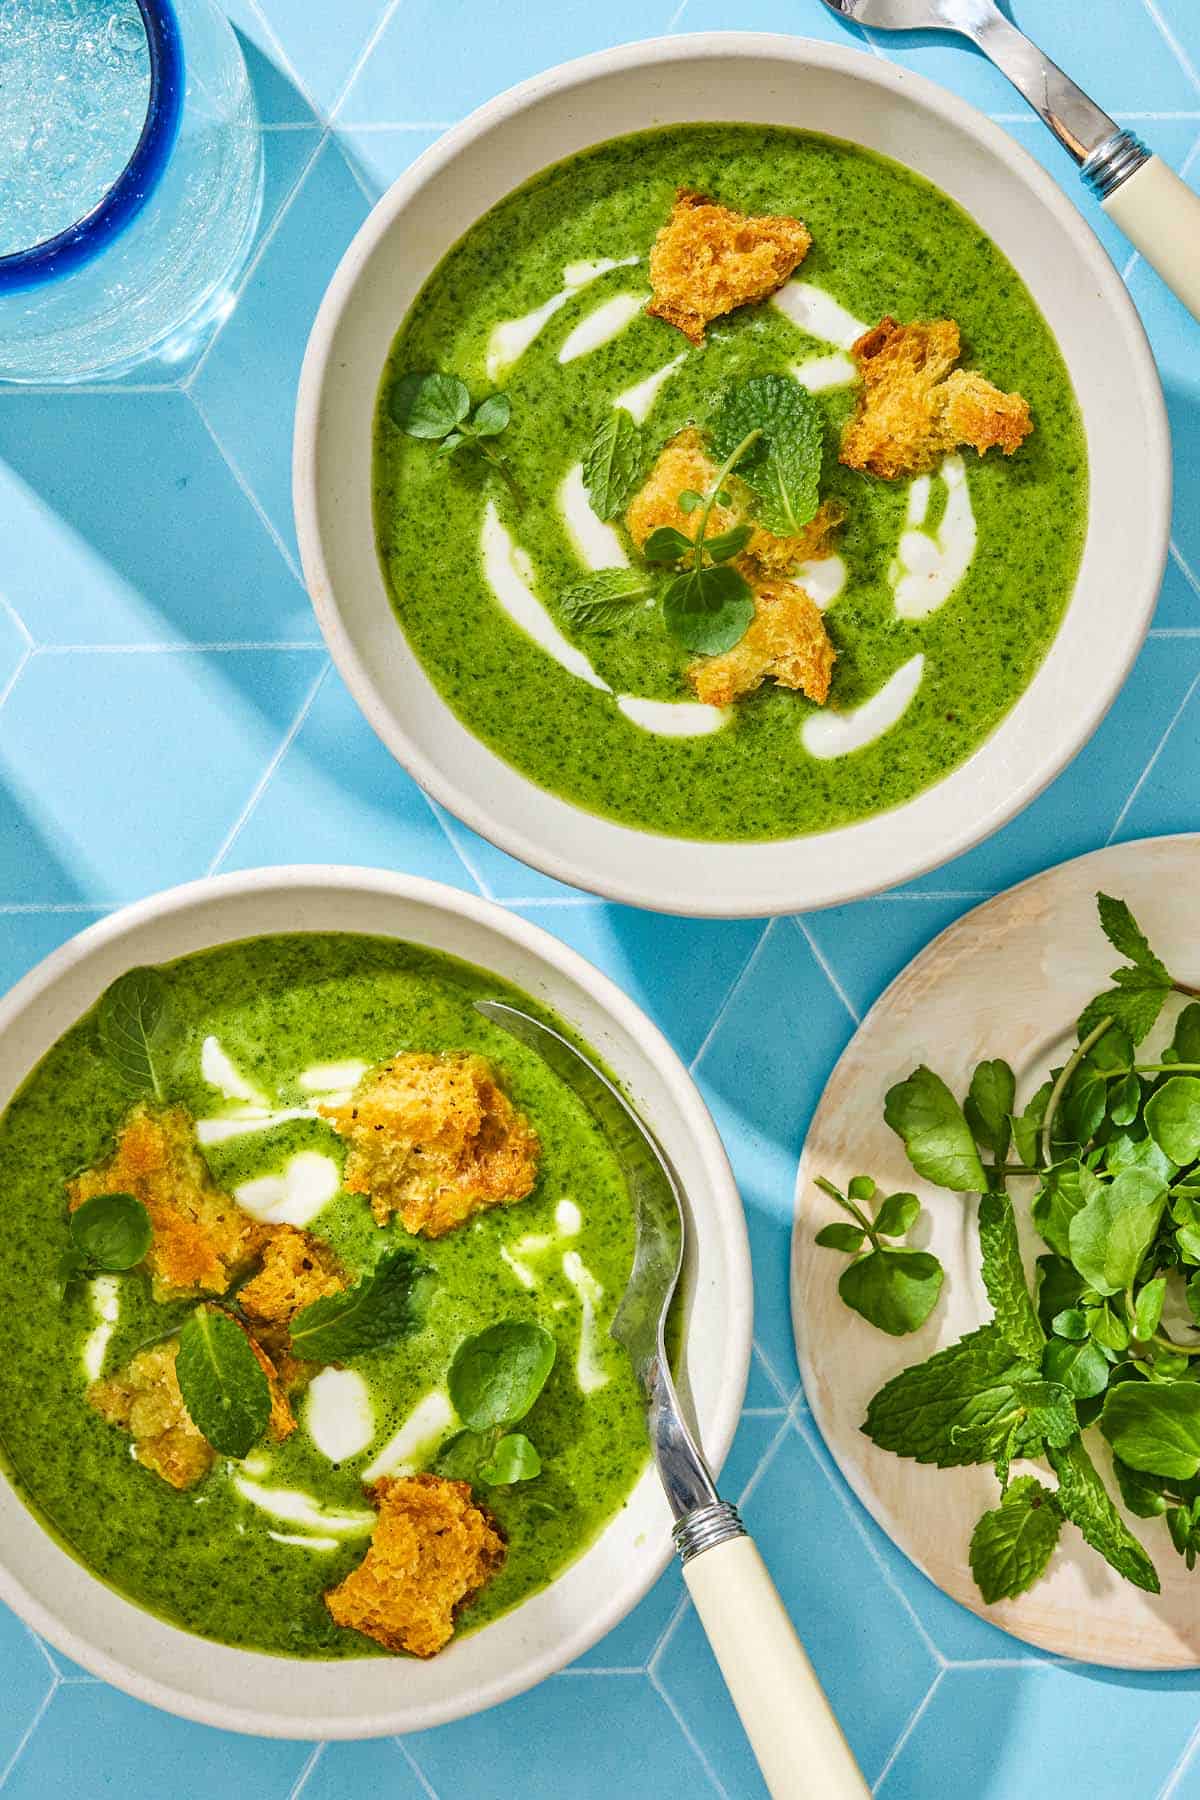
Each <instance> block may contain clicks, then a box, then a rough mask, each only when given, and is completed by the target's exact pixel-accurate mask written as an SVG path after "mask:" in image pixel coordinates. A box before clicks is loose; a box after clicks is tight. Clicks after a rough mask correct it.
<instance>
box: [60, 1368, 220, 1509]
mask: <svg viewBox="0 0 1200 1800" xmlns="http://www.w3.org/2000/svg"><path fill="white" fill-rule="evenodd" d="M178 1354H179V1340H178V1338H171V1339H169V1340H168V1341H167V1342H166V1343H162V1344H151V1345H150V1347H149V1349H146V1350H139V1351H138V1353H137V1355H136V1356H135V1357H134V1358H133V1360H132V1361H131V1362H130V1364H129V1366H128V1368H126V1369H123V1370H122V1371H121V1372H120V1373H119V1374H117V1375H114V1376H112V1377H111V1378H110V1379H109V1380H107V1381H93V1382H92V1384H91V1386H90V1387H89V1388H88V1391H87V1398H88V1404H89V1405H90V1406H94V1407H95V1409H96V1411H97V1412H98V1413H99V1414H100V1417H101V1418H102V1419H105V1420H107V1422H108V1423H109V1424H110V1425H119V1426H122V1427H123V1428H124V1429H125V1430H126V1431H128V1432H129V1433H130V1435H131V1437H132V1438H133V1447H134V1453H135V1455H136V1456H137V1459H138V1461H139V1462H140V1463H142V1464H144V1466H145V1467H146V1468H147V1469H152V1470H153V1471H154V1473H155V1474H156V1475H161V1477H162V1479H163V1480H164V1481H169V1482H170V1484H171V1486H172V1487H173V1488H188V1487H192V1486H193V1485H194V1484H195V1483H196V1482H197V1481H199V1480H200V1478H201V1477H202V1476H204V1475H207V1474H208V1471H209V1470H210V1469H211V1468H212V1465H213V1463H214V1462H215V1461H216V1459H217V1453H216V1451H215V1450H214V1449H213V1448H212V1446H211V1445H210V1444H209V1443H208V1441H207V1439H205V1438H203V1437H202V1436H201V1435H200V1433H199V1432H198V1431H197V1430H196V1427H195V1426H194V1425H193V1424H192V1421H191V1419H190V1418H189V1417H188V1413H187V1408H186V1407H185V1406H184V1404H183V1395H182V1394H181V1393H180V1391H179V1382H178V1380H177V1378H176V1375H175V1358H176V1356H177V1355H178Z"/></svg>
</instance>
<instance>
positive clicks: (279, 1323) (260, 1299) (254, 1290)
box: [237, 1225, 346, 1391]
mask: <svg viewBox="0 0 1200 1800" xmlns="http://www.w3.org/2000/svg"><path fill="white" fill-rule="evenodd" d="M345 1285H346V1272H345V1270H344V1269H343V1268H342V1265H341V1263H340V1262H339V1261H338V1259H337V1257H336V1256H335V1255H334V1253H333V1251H332V1250H331V1249H330V1248H329V1245H328V1244H326V1243H325V1242H323V1240H322V1239H321V1238H319V1237H314V1236H313V1234H312V1232H310V1231H300V1230H299V1229H298V1228H297V1227H296V1226H295V1225H276V1226H273V1227H272V1228H271V1235H270V1237H269V1238H268V1239H267V1243H266V1247H265V1249H264V1251H263V1260H262V1267H261V1268H260V1269H259V1271H258V1274H257V1275H255V1276H254V1277H253V1279H252V1280H250V1281H248V1282H246V1284H245V1286H244V1287H241V1288H239V1289H238V1296H237V1297H238V1303H239V1305H240V1306H241V1308H242V1311H243V1312H244V1313H245V1314H246V1317H247V1318H248V1319H249V1320H250V1322H251V1324H252V1325H253V1327H254V1330H255V1333H256V1335H257V1337H258V1339H259V1341H260V1343H261V1344H262V1346H263V1348H264V1349H265V1350H266V1352H267V1354H268V1355H269V1356H270V1358H271V1360H272V1362H273V1363H274V1364H275V1367H276V1369H277V1370H278V1373H279V1380H280V1383H281V1384H282V1386H283V1387H284V1389H285V1390H287V1391H290V1390H292V1389H293V1388H296V1387H298V1386H300V1385H301V1384H302V1383H304V1382H306V1381H307V1380H309V1379H310V1378H311V1376H312V1375H313V1374H314V1373H315V1368H314V1365H312V1364H310V1363H304V1362H301V1361H300V1360H299V1359H298V1358H297V1357H295V1356H293V1354H292V1346H291V1339H290V1337H289V1336H288V1326H289V1324H290V1323H291V1321H292V1319H293V1317H294V1316H295V1314H296V1313H298V1312H299V1311H300V1309H301V1307H304V1306H309V1305H311V1304H312V1302H313V1301H314V1300H322V1299H324V1298H325V1296H326V1295H327V1294H337V1293H340V1292H341V1290H342V1288H344V1287H345Z"/></svg>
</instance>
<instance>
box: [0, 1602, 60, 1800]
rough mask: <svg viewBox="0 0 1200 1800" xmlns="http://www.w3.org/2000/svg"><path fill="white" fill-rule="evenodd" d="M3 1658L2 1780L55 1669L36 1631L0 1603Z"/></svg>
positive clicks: (1, 1650) (1, 1656)
mask: <svg viewBox="0 0 1200 1800" xmlns="http://www.w3.org/2000/svg"><path fill="white" fill-rule="evenodd" d="M0 1662H2V1664H3V1668H4V1690H3V1692H4V1705H3V1710H2V1711H0V1784H2V1783H3V1782H4V1779H5V1776H6V1775H7V1774H8V1771H9V1768H10V1766H11V1764H12V1762H13V1760H14V1758H16V1757H17V1756H18V1755H19V1753H20V1751H21V1748H22V1744H23V1742H24V1740H25V1738H26V1735H27V1733H28V1732H29V1730H30V1728H31V1726H33V1725H34V1723H35V1721H36V1720H37V1717H38V1711H39V1709H40V1708H41V1707H42V1706H43V1705H44V1704H45V1701H46V1697H47V1695H48V1694H49V1692H50V1689H51V1688H52V1687H53V1685H54V1670H53V1669H52V1668H51V1666H50V1662H49V1660H48V1658H47V1656H46V1653H45V1651H44V1650H43V1649H42V1647H41V1645H40V1644H39V1643H38V1642H37V1640H36V1638H35V1637H34V1636H33V1633H32V1632H31V1631H29V1630H28V1629H27V1627H26V1626H24V1625H23V1624H22V1623H21V1621H20V1619H18V1618H17V1616H16V1614H15V1613H10V1612H9V1610H8V1608H7V1607H4V1606H0Z"/></svg>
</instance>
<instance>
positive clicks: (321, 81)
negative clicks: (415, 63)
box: [257, 0, 395, 118]
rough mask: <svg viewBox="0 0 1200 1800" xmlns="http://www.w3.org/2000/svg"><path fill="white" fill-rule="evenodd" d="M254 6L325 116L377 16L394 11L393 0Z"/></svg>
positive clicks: (273, 0) (276, 1) (281, 0)
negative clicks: (331, 4)
mask: <svg viewBox="0 0 1200 1800" xmlns="http://www.w3.org/2000/svg"><path fill="white" fill-rule="evenodd" d="M257 5H258V7H259V9H260V10H261V12H262V15H263V17H264V18H265V19H266V20H267V22H268V24H269V25H270V26H271V27H272V28H273V30H274V32H275V35H276V36H277V37H278V39H279V42H280V44H281V45H282V47H283V49H284V51H285V52H286V55H287V58H288V61H289V62H290V63H291V65H292V68H293V69H294V70H295V72H296V74H297V76H298V77H299V79H300V80H301V81H302V82H303V84H304V87H305V89H306V90H307V92H308V94H309V95H310V96H311V98H312V100H313V102H314V103H315V105H316V107H317V109H318V111H319V112H321V113H322V114H323V115H324V116H325V117H326V118H327V117H328V116H329V114H330V112H331V111H332V109H333V106H334V104H335V102H336V100H337V98H338V95H339V94H340V93H341V92H342V90H343V89H344V87H345V85H346V83H347V81H348V80H349V79H350V77H351V75H352V74H353V72H354V69H355V67H356V66H357V64H358V61H359V59H360V57H361V56H362V54H363V51H364V50H365V49H366V47H367V45H368V44H369V43H370V41H371V37H372V34H373V33H374V31H375V30H376V28H377V26H378V24H379V21H380V20H381V19H382V18H383V17H384V16H385V15H386V14H388V13H391V12H394V11H395V0H338V4H337V5H336V6H312V5H310V4H309V3H308V0H257Z"/></svg>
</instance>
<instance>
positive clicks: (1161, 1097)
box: [1145, 1075, 1200, 1168]
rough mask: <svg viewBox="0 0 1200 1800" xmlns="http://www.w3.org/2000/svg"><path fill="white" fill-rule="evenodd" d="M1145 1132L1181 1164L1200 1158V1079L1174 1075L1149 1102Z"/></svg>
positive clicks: (1193, 1076) (1147, 1104) (1152, 1095)
mask: <svg viewBox="0 0 1200 1800" xmlns="http://www.w3.org/2000/svg"><path fill="white" fill-rule="evenodd" d="M1145 1116H1146V1129H1147V1130H1148V1131H1149V1133H1150V1136H1151V1137H1152V1138H1153V1139H1154V1141H1155V1143H1156V1144H1157V1145H1158V1147H1159V1149H1160V1150H1161V1151H1163V1153H1164V1154H1165V1155H1167V1156H1169V1157H1170V1158H1171V1161H1172V1162H1175V1163H1178V1164H1179V1166H1180V1167H1181V1168H1182V1167H1183V1165H1184V1164H1185V1163H1190V1162H1194V1161H1195V1159H1196V1157H1197V1156H1200V1077H1197V1076H1195V1075H1172V1076H1170V1077H1169V1078H1168V1079H1167V1080H1166V1081H1164V1082H1163V1084H1162V1086H1161V1087H1160V1088H1156V1089H1155V1091H1154V1092H1153V1093H1152V1094H1151V1096H1150V1098H1149V1099H1148V1100H1147V1102H1146V1115H1145Z"/></svg>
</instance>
